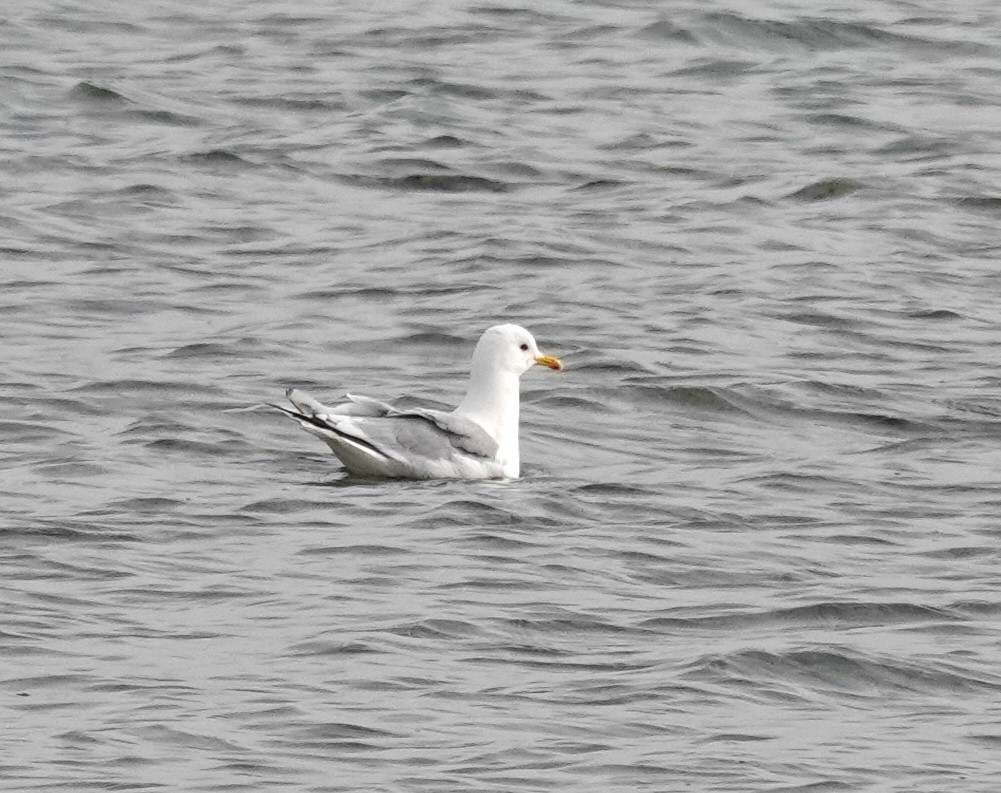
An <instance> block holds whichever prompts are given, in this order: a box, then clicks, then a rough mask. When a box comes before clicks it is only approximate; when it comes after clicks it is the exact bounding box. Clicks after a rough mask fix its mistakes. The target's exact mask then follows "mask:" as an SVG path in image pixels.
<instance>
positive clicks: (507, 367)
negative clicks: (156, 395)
mask: <svg viewBox="0 0 1001 793" xmlns="http://www.w3.org/2000/svg"><path fill="white" fill-rule="evenodd" d="M536 364H538V365H540V366H546V367H548V368H550V369H556V370H559V369H562V368H563V364H562V363H560V361H559V360H558V359H557V358H553V357H552V356H550V355H543V354H542V353H541V352H539V348H538V345H536V343H535V339H534V338H532V334H531V333H529V332H528V331H527V330H525V329H524V328H522V327H519V326H518V325H494V326H493V327H492V328H488V329H487V330H486V331H485V332H484V333H483V335H482V336H481V337H480V340H479V342H477V344H476V349H475V350H474V351H473V361H472V364H471V365H470V374H469V388H468V390H467V391H466V396H465V398H464V399H463V400H462V403H461V404H460V405H459V407H457V408H456V409H455V410H453V411H451V412H446V411H443V410H429V409H423V408H406V409H397V408H394V407H393V406H392V405H389V404H386V403H385V402H379V401H378V400H375V399H369V398H368V397H363V396H352V395H351V394H347V395H346V396H347V398H348V401H347V402H345V403H343V404H340V405H336V406H333V407H328V406H326V405H322V404H320V403H319V402H317V401H316V400H315V399H313V398H312V397H310V396H308V395H307V394H304V393H303V392H302V391H298V390H295V389H289V390H288V391H286V392H285V395H286V396H287V397H288V398H289V401H290V402H291V403H292V405H293V406H294V407H295V410H290V409H288V408H284V407H281V406H280V405H272V407H275V408H278V410H280V411H282V413H285V414H286V415H288V416H291V417H292V418H293V419H295V420H296V421H298V422H299V424H300V425H301V426H302V427H303V429H305V430H306V431H307V432H310V433H312V434H313V435H316V436H317V437H318V438H320V439H322V440H323V441H324V442H325V443H326V444H327V445H328V446H329V447H330V449H331V450H332V451H333V453H334V454H335V455H337V457H338V458H339V459H340V461H341V462H342V463H343V464H344V467H345V468H347V469H348V471H350V472H351V473H353V474H358V475H361V476H377V477H391V478H400V479H516V478H517V477H518V476H519V475H520V473H521V461H520V458H519V454H518V418H519V403H520V396H519V383H520V378H521V375H522V374H524V373H525V372H527V371H528V370H529V369H530V368H531V367H532V366H534V365H536Z"/></svg>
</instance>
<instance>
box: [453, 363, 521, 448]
mask: <svg viewBox="0 0 1001 793" xmlns="http://www.w3.org/2000/svg"><path fill="white" fill-rule="evenodd" d="M519 401H520V400H519V379H518V376H517V375H516V374H513V373H511V372H504V371H498V370H496V369H486V368H485V367H484V368H483V369H480V368H479V367H475V366H474V368H473V371H472V373H471V375H470V378H469V390H468V391H466V396H465V398H464V399H463V400H462V403H461V404H460V405H459V407H458V408H457V409H456V411H455V412H456V413H461V414H462V415H463V416H465V417H466V418H469V419H472V420H473V421H475V422H476V423H477V424H479V425H480V426H481V427H483V429H485V430H486V431H487V432H489V433H490V434H491V435H493V437H494V438H496V439H497V442H498V444H500V446H501V447H502V449H505V451H507V452H508V454H511V453H512V452H513V454H514V455H515V456H517V454H518V409H519V405H518V403H519ZM512 446H513V448H512ZM505 447H506V448H505Z"/></svg>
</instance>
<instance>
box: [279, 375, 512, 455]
mask: <svg viewBox="0 0 1001 793" xmlns="http://www.w3.org/2000/svg"><path fill="white" fill-rule="evenodd" d="M285 395H286V396H287V397H288V398H289V401H290V402H291V403H292V404H293V405H295V407H296V408H297V409H298V410H299V414H298V415H297V414H295V413H291V412H290V411H287V410H285V408H282V407H281V406H279V405H274V407H277V408H278V409H279V410H281V411H282V412H285V413H288V414H289V415H291V416H292V417H293V418H298V419H300V420H305V421H306V422H307V423H308V424H310V425H312V426H314V427H317V428H320V429H325V430H328V431H331V432H333V433H335V434H337V435H339V436H341V437H343V438H345V439H347V440H353V441H356V442H361V443H362V444H364V445H366V446H368V447H369V448H371V449H372V450H373V451H376V452H377V453H379V454H381V455H383V456H385V457H388V458H391V459H396V460H401V461H402V459H404V458H401V456H400V452H401V451H402V452H404V454H407V453H410V454H417V455H420V456H424V457H427V458H429V459H445V458H448V457H451V456H452V454H453V453H454V452H455V450H456V449H458V450H459V451H462V452H465V453H466V454H469V455H472V456H474V457H482V458H484V459H487V460H492V459H494V456H495V455H496V454H497V441H496V440H494V438H492V437H491V436H490V434H489V433H488V432H487V431H486V430H485V429H483V427H481V426H480V425H479V424H477V423H476V422H475V421H472V420H471V419H467V418H462V417H461V416H456V415H454V414H453V413H446V412H445V411H443V410H432V409H430V408H427V409H426V408H412V409H408V410H397V409H396V408H394V407H393V406H392V405H388V404H386V403H385V402H380V401H378V400H376V399H370V398H369V397H363V396H352V395H351V394H348V395H347V396H348V399H349V400H350V402H348V403H345V404H343V405H337V406H335V407H328V406H327V405H323V404H321V403H320V402H318V401H317V400H315V399H313V398H312V397H311V396H309V395H308V394H306V393H304V392H302V391H299V390H296V389H289V390H288V391H286V392H285ZM354 418H357V419H359V420H358V421H353V420H351V419H354Z"/></svg>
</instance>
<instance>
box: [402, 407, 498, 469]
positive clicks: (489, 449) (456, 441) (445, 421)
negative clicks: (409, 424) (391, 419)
mask: <svg viewBox="0 0 1001 793" xmlns="http://www.w3.org/2000/svg"><path fill="white" fill-rule="evenodd" d="M393 415H395V416H399V417H400V418H409V417H414V418H418V419H423V420H424V421H429V422H431V424H433V425H434V426H435V427H437V428H438V429H439V430H440V431H441V432H442V433H444V434H445V436H446V437H447V438H448V440H449V443H451V444H452V446H454V447H455V448H456V449H460V450H462V451H464V452H466V454H471V455H473V456H474V457H485V458H487V459H490V460H492V459H493V458H494V456H495V455H496V454H497V441H496V440H494V439H493V438H492V437H491V436H490V433H488V432H487V431H486V430H485V429H483V427H481V426H480V425H479V424H477V423H476V422H475V421H472V420H471V419H467V418H462V417H461V416H456V415H455V414H454V413H446V412H445V411H443V410H430V409H424V408H414V409H412V410H403V411H394V413H393Z"/></svg>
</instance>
